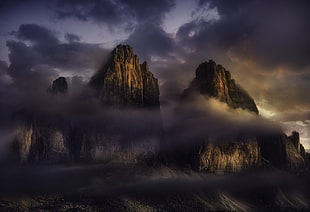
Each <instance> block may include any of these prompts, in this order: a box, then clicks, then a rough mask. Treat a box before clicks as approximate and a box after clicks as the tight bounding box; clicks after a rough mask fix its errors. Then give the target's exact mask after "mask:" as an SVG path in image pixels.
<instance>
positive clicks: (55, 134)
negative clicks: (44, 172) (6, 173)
mask: <svg viewBox="0 0 310 212" xmlns="http://www.w3.org/2000/svg"><path fill="white" fill-rule="evenodd" d="M16 116H17V118H16V120H15V124H16V129H17V133H16V136H15V139H14V143H13V147H14V150H13V151H14V153H15V156H17V158H18V159H19V160H20V161H22V162H29V163H41V164H54V163H61V162H65V161H69V160H70V127H69V123H68V122H66V121H65V120H63V119H61V118H59V117H51V116H48V117H47V116H45V115H38V114H36V115H34V114H33V113H29V112H22V113H18V114H16Z"/></svg>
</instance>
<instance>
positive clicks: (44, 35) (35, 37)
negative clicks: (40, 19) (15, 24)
mask: <svg viewBox="0 0 310 212" xmlns="http://www.w3.org/2000/svg"><path fill="white" fill-rule="evenodd" d="M11 34H12V35H15V36H16V37H17V38H18V39H21V40H28V41H33V42H35V43H40V44H48V45H55V44H57V43H58V39H57V38H56V35H54V33H53V32H52V31H51V30H49V29H47V28H45V27H44V26H39V25H36V24H22V25H20V26H19V29H18V31H12V32H11Z"/></svg>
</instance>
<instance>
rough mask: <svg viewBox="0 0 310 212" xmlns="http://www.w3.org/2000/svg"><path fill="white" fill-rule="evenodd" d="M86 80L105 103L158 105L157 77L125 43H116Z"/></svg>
mask: <svg viewBox="0 0 310 212" xmlns="http://www.w3.org/2000/svg"><path fill="white" fill-rule="evenodd" d="M89 84H90V86H92V87H94V88H95V89H96V90H97V91H98V96H99V98H100V100H101V101H102V103H103V104H104V105H107V106H109V105H110V106H119V107H144V108H145V107H156V108H159V88H158V81H157V79H156V78H155V77H154V75H153V74H152V73H151V72H150V70H149V68H148V65H147V63H146V62H144V63H143V64H140V63H139V59H138V57H137V55H135V54H134V52H133V49H132V48H131V47H130V46H128V45H118V46H117V47H116V48H115V49H114V50H113V52H112V55H111V57H110V59H109V61H108V63H107V64H105V65H104V66H103V68H102V69H100V70H99V72H97V73H96V75H94V76H93V77H92V78H91V81H90V83H89Z"/></svg>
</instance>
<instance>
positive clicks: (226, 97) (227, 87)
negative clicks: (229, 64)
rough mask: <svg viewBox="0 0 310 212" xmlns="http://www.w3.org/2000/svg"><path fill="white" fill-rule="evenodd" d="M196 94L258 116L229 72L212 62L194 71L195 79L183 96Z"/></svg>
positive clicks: (249, 100) (251, 103) (203, 64)
mask: <svg viewBox="0 0 310 212" xmlns="http://www.w3.org/2000/svg"><path fill="white" fill-rule="evenodd" d="M194 92H198V93H200V94H204V95H208V96H211V97H215V98H218V99H219V100H220V101H222V102H225V103H227V104H228V106H230V107H231V108H242V109H246V110H249V111H252V112H255V113H257V114H258V109H257V107H256V104H255V102H254V100H253V99H252V98H251V97H250V95H249V94H248V93H247V92H246V91H245V90H243V89H242V88H241V87H240V86H239V85H237V84H236V83H235V80H234V79H232V78H231V75H230V72H229V71H227V70H225V68H224V67H223V66H222V65H217V64H216V63H215V62H214V61H213V60H209V62H204V63H201V64H200V65H199V66H198V68H197V69H196V77H195V78H194V80H193V81H192V82H191V84H190V86H189V88H188V89H185V90H184V93H183V96H184V97H187V96H189V95H191V93H194Z"/></svg>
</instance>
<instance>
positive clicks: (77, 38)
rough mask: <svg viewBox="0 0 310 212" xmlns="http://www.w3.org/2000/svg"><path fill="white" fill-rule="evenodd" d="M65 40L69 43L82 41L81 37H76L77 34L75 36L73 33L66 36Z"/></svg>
mask: <svg viewBox="0 0 310 212" xmlns="http://www.w3.org/2000/svg"><path fill="white" fill-rule="evenodd" d="M65 39H66V40H67V41H68V42H70V43H71V42H75V41H76V42H78V41H80V37H79V36H78V35H75V34H73V33H68V32H67V33H66V34H65Z"/></svg>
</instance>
